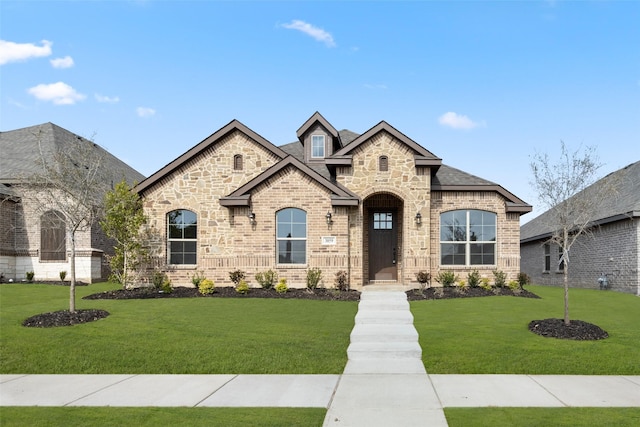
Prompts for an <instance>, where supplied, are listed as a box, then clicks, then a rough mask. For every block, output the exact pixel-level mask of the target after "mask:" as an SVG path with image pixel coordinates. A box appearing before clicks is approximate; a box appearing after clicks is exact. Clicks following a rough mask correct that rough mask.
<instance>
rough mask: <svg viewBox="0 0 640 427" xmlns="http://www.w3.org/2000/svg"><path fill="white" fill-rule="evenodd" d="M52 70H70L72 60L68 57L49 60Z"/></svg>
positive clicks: (72, 63)
mask: <svg viewBox="0 0 640 427" xmlns="http://www.w3.org/2000/svg"><path fill="white" fill-rule="evenodd" d="M49 62H51V65H53V68H71V67H73V65H74V62H73V58H72V57H70V56H65V57H64V58H55V59H51V60H49Z"/></svg>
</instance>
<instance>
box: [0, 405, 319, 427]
mask: <svg viewBox="0 0 640 427" xmlns="http://www.w3.org/2000/svg"><path fill="white" fill-rule="evenodd" d="M325 412H326V410H325V409H323V408H102V407H97V408H93V407H86V408H85V407H78V408H57V407H56V408H52V407H42V408H39V407H3V408H0V425H2V427H18V426H20V427H27V426H28V427H53V426H65V427H73V426H79V427H80V426H82V427H91V426H101V427H102V426H121V427H125V426H131V427H145V426H148V427H156V426H189V427H197V426H212V427H216V426H220V427H234V426H237V427H245V426H261V427H266V426H273V427H276V426H322V422H323V421H324V415H325Z"/></svg>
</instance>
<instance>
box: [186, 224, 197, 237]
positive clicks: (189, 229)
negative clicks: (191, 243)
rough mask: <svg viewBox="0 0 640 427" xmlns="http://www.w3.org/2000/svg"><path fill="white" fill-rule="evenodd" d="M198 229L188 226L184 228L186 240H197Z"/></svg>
mask: <svg viewBox="0 0 640 427" xmlns="http://www.w3.org/2000/svg"><path fill="white" fill-rule="evenodd" d="M196 227H197V226H195V225H187V226H185V228H184V238H185V239H195V238H196Z"/></svg>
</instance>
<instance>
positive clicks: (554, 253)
mask: <svg viewBox="0 0 640 427" xmlns="http://www.w3.org/2000/svg"><path fill="white" fill-rule="evenodd" d="M610 183H614V184H613V185H614V186H615V188H616V190H617V191H615V192H611V193H610V194H609V196H608V197H607V199H606V200H604V201H603V203H601V204H600V205H599V206H594V208H593V214H592V218H593V228H592V229H591V232H590V233H589V234H588V235H585V236H581V237H580V238H579V239H578V241H576V243H575V244H574V245H573V246H572V248H571V254H570V264H569V281H570V286H572V287H580V288H591V289H599V287H600V282H599V281H598V279H599V278H600V277H601V276H603V275H606V277H607V281H608V284H609V288H610V289H613V290H617V291H622V292H628V293H635V294H637V295H640V273H639V271H640V161H638V162H635V163H632V164H630V165H629V166H627V167H624V168H622V169H620V170H617V171H616V172H613V173H611V174H609V175H607V176H606V177H604V178H602V179H601V180H599V181H597V182H596V183H594V184H593V185H592V187H589V188H586V189H585V190H583V191H582V192H580V193H578V194H576V195H575V196H574V197H585V194H588V191H589V190H590V188H595V186H605V187H603V188H609V187H610V186H611V185H612V184H610ZM549 215H550V212H549V211H547V212H545V213H543V214H541V215H540V216H538V217H536V218H534V219H533V220H531V221H529V222H527V223H526V224H523V226H522V228H521V230H520V252H521V254H522V266H521V269H522V271H523V272H525V273H527V274H528V275H529V276H531V278H532V280H533V282H534V283H536V284H544V285H557V286H561V285H562V284H563V278H562V273H563V265H562V263H559V259H560V249H559V247H558V246H557V245H554V244H550V243H548V239H549V237H550V236H551V232H552V230H551V228H550V225H549V224H550V220H549Z"/></svg>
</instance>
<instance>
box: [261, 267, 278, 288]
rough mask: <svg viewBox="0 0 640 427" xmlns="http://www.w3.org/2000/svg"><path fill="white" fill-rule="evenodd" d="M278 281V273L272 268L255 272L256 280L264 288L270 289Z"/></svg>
mask: <svg viewBox="0 0 640 427" xmlns="http://www.w3.org/2000/svg"><path fill="white" fill-rule="evenodd" d="M277 281H278V273H276V272H275V271H273V270H267V271H264V272H260V273H256V282H258V283H259V284H260V286H262V287H263V288H264V289H271V288H273V285H275V284H276V282H277Z"/></svg>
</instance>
